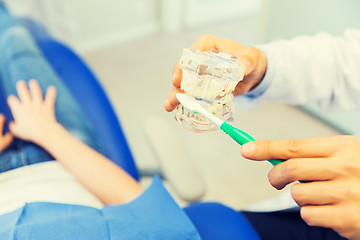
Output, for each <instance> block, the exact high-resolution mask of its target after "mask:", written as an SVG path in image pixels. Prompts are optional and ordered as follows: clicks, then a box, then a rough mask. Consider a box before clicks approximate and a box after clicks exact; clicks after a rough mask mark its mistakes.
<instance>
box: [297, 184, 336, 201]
mask: <svg viewBox="0 0 360 240" xmlns="http://www.w3.org/2000/svg"><path fill="white" fill-rule="evenodd" d="M339 188H340V189H341V188H342V185H341V184H338V183H336V182H334V181H321V182H308V183H297V184H294V185H293V186H292V188H291V195H292V197H293V199H294V200H295V202H296V203H297V204H298V205H299V206H305V205H331V204H336V203H339V202H340V201H341V191H338V190H339Z"/></svg>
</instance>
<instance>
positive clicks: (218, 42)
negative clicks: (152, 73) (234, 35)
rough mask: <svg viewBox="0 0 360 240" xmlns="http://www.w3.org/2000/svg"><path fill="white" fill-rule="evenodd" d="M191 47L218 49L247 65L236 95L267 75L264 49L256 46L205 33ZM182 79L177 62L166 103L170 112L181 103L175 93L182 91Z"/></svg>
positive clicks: (250, 87)
mask: <svg viewBox="0 0 360 240" xmlns="http://www.w3.org/2000/svg"><path fill="white" fill-rule="evenodd" d="M190 48H191V49H197V50H200V51H208V50H218V51H221V52H225V53H228V54H231V55H233V56H236V58H237V61H239V62H240V63H241V64H243V66H244V67H245V76H244V80H242V81H241V82H239V83H238V85H237V86H236V88H235V90H234V91H233V94H234V95H235V96H237V95H240V94H244V93H246V92H248V91H249V90H250V89H252V88H253V87H255V86H256V85H258V84H259V82H260V81H261V80H262V79H263V77H264V75H265V72H266V67H267V60H266V56H265V54H264V53H263V52H262V51H260V50H259V49H256V48H254V47H246V46H243V45H241V44H239V43H237V42H234V41H231V40H227V39H222V38H218V37H215V36H212V35H203V36H201V37H200V38H199V39H198V40H197V41H196V42H195V43H194V44H193V45H192V46H191V47H190ZM181 79H182V71H181V69H180V67H179V63H177V64H176V65H175V67H174V69H173V81H172V84H173V87H172V89H171V90H170V92H169V95H168V97H167V99H166V101H165V104H164V108H165V110H166V111H168V112H170V111H172V110H174V109H175V107H176V106H177V105H178V104H179V101H178V100H177V98H176V96H175V95H176V93H178V92H181V90H180V84H181Z"/></svg>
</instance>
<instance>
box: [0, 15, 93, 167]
mask: <svg viewBox="0 0 360 240" xmlns="http://www.w3.org/2000/svg"><path fill="white" fill-rule="evenodd" d="M30 79H36V80H38V82H39V84H40V86H41V89H42V90H43V92H45V91H46V89H47V88H48V87H49V86H51V85H52V86H55V88H56V89H57V92H58V95H57V100H56V103H55V111H56V118H57V121H58V122H59V123H61V124H62V125H63V126H64V127H65V128H66V129H67V130H68V131H70V132H71V133H72V134H73V135H74V136H75V137H78V138H79V139H80V140H82V141H83V142H85V143H86V144H88V145H89V146H90V147H92V148H94V149H95V150H99V148H100V147H99V144H98V142H97V138H96V136H95V134H94V132H93V131H92V127H91V126H90V123H89V122H88V120H87V119H86V117H85V115H84V114H83V112H82V110H81V109H80V107H79V105H78V104H77V102H76V101H75V99H74V98H73V97H72V96H71V94H70V92H69V91H68V90H67V89H66V86H64V84H63V83H62V82H61V79H59V77H58V76H57V75H56V73H55V72H54V71H53V70H52V68H51V66H50V65H49V64H48V63H47V61H46V60H45V58H44V57H43V56H42V54H41V52H40V50H39V49H38V47H37V46H36V44H35V42H34V41H33V39H32V37H31V35H30V34H29V32H28V31H27V30H26V29H25V28H23V27H22V26H21V25H20V24H19V23H18V21H17V20H16V19H15V18H13V17H11V16H9V15H8V14H6V13H5V12H1V9H0V90H1V94H0V95H2V96H8V95H10V94H14V95H16V83H17V81H18V80H25V81H28V80H30ZM75 80H76V79H74V81H75ZM9 117H10V119H12V117H11V116H9ZM18 145H19V146H18V149H16V151H17V154H14V153H11V154H10V153H8V152H9V151H12V152H13V150H12V149H9V150H8V152H4V153H3V154H2V156H1V158H0V161H2V162H3V164H2V165H3V170H7V169H6V165H9V166H8V167H9V168H10V169H12V168H16V167H19V166H22V165H24V164H25V165H26V164H33V163H38V162H42V161H47V160H52V157H51V156H50V155H49V154H48V153H47V152H46V151H44V150H43V149H41V148H40V147H38V146H36V145H34V144H31V143H28V142H24V141H18ZM16 155H17V156H16ZM10 156H12V157H10ZM4 158H5V159H4ZM0 171H1V169H0Z"/></svg>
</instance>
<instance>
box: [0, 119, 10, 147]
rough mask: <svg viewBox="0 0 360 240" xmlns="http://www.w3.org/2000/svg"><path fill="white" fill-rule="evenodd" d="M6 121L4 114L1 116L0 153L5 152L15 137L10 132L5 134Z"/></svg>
mask: <svg viewBox="0 0 360 240" xmlns="http://www.w3.org/2000/svg"><path fill="white" fill-rule="evenodd" d="M5 120H6V119H5V116H4V115H3V114H0V153H1V152H2V151H4V150H5V149H6V148H7V147H8V146H9V145H10V143H11V142H12V140H13V136H12V135H11V133H9V132H8V133H5V134H3V131H4V125H5Z"/></svg>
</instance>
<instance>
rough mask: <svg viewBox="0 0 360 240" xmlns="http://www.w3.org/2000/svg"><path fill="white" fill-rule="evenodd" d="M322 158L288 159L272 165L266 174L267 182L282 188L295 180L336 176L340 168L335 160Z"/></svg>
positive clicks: (326, 178)
mask: <svg viewBox="0 0 360 240" xmlns="http://www.w3.org/2000/svg"><path fill="white" fill-rule="evenodd" d="M333 162H335V161H332V160H330V159H323V158H299V159H289V160H287V161H285V162H283V163H281V164H278V165H276V166H274V167H273V168H272V169H271V171H270V172H269V174H268V178H269V182H270V183H271V185H272V186H274V187H275V188H276V189H282V188H284V187H285V186H286V185H287V184H289V183H292V182H295V181H327V180H331V179H334V178H336V177H337V176H338V175H339V174H340V173H339V172H340V170H338V169H340V168H338V167H337V166H335V167H334V164H335V165H336V162H335V163H333Z"/></svg>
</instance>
